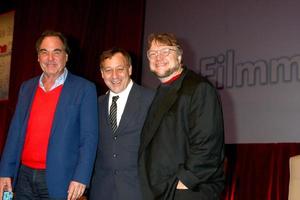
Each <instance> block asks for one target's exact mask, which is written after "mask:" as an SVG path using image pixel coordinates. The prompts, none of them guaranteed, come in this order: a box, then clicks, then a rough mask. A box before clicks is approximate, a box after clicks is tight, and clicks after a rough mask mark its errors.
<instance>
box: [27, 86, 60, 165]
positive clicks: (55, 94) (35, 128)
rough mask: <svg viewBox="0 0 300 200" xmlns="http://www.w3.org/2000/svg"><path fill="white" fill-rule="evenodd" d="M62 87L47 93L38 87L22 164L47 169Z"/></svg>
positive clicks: (29, 121) (28, 126)
mask: <svg viewBox="0 0 300 200" xmlns="http://www.w3.org/2000/svg"><path fill="white" fill-rule="evenodd" d="M61 89H62V85H60V86H58V87H57V88H55V89H53V90H51V91H49V92H45V91H44V90H43V89H42V88H40V87H38V88H37V91H36V94H35V96H34V99H33V103H32V107H31V111H30V116H29V120H28V125H27V132H26V138H25V143H24V147H23V152H22V164H23V165H26V166H28V167H31V168H34V169H46V158H47V149H48V140H49V136H50V132H51V128H52V122H53V118H54V113H55V110H56V104H57V102H58V98H59V96H60V93H61Z"/></svg>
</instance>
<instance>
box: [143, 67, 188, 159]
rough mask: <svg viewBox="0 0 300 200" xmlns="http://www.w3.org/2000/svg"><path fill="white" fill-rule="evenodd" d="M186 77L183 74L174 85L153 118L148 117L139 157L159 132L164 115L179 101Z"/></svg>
mask: <svg viewBox="0 0 300 200" xmlns="http://www.w3.org/2000/svg"><path fill="white" fill-rule="evenodd" d="M184 76H185V73H184V72H183V74H182V76H181V77H180V79H179V80H178V81H176V82H175V83H174V84H175V85H174V87H173V88H172V89H170V90H169V91H168V92H167V94H166V95H165V98H164V99H163V100H162V101H161V102H160V106H159V107H158V108H157V110H155V111H154V114H153V115H152V117H151V118H149V115H148V117H147V119H146V121H145V125H144V128H143V131H142V137H141V146H140V150H139V155H140V154H141V153H142V152H143V151H144V149H145V148H146V147H147V145H148V144H149V143H150V141H151V140H152V138H153V137H154V135H155V133H156V132H157V129H158V128H159V126H160V123H161V121H162V119H163V117H164V115H165V114H166V113H167V112H168V111H169V110H170V108H171V107H172V106H173V104H174V103H175V101H176V100H177V97H178V90H179V89H180V88H181V84H182V81H183V78H184ZM158 109H159V110H158Z"/></svg>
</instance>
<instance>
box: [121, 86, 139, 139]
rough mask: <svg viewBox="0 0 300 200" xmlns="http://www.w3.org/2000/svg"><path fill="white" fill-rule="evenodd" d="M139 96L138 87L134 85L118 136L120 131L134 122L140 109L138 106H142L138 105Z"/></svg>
mask: <svg viewBox="0 0 300 200" xmlns="http://www.w3.org/2000/svg"><path fill="white" fill-rule="evenodd" d="M139 96H140V93H139V91H138V89H137V85H136V84H135V83H133V86H132V88H131V90H130V92H129V95H128V98H127V101H126V105H125V108H124V111H123V114H122V117H121V120H120V124H119V126H118V129H117V131H116V132H115V134H116V135H118V134H119V132H120V130H125V129H126V127H127V125H128V124H129V122H130V121H132V120H133V119H134V116H135V115H136V114H137V113H138V111H139V107H138V106H137V105H140V104H136V102H139Z"/></svg>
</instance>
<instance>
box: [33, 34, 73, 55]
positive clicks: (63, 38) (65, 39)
mask: <svg viewBox="0 0 300 200" xmlns="http://www.w3.org/2000/svg"><path fill="white" fill-rule="evenodd" d="M51 36H53V37H58V38H59V39H60V40H61V42H62V43H63V46H64V50H65V52H66V53H67V54H69V53H70V47H69V45H68V41H67V38H66V37H65V36H64V35H63V34H62V33H61V32H57V31H52V30H47V31H44V32H43V33H42V34H41V36H40V37H39V38H38V39H37V41H36V43H35V48H36V51H37V53H39V50H40V47H41V43H42V42H43V40H44V39H45V38H46V37H51Z"/></svg>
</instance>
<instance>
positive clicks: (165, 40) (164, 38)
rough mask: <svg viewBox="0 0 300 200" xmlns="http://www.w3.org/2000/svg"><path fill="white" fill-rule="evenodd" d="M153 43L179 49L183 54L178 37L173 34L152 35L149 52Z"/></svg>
mask: <svg viewBox="0 0 300 200" xmlns="http://www.w3.org/2000/svg"><path fill="white" fill-rule="evenodd" d="M153 41H155V42H157V43H161V44H165V45H168V46H174V47H177V49H178V51H179V53H180V54H182V47H181V45H180V44H179V42H178V40H177V38H176V36H175V35H174V34H172V33H151V34H150V35H149V37H148V50H149V49H150V48H151V45H152V42H153Z"/></svg>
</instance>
